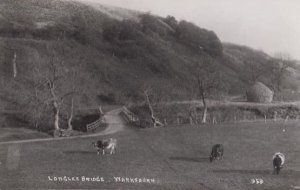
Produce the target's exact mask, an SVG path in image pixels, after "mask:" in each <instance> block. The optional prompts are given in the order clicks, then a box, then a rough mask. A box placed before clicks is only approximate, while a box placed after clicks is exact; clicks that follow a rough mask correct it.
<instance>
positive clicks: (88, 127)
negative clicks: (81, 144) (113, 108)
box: [86, 117, 105, 132]
mask: <svg viewBox="0 0 300 190" xmlns="http://www.w3.org/2000/svg"><path fill="white" fill-rule="evenodd" d="M104 123H105V121H104V117H100V118H99V119H97V120H96V121H94V122H93V123H90V124H87V125H86V130H87V132H95V131H96V129H97V128H98V127H100V126H101V125H103V124H104Z"/></svg>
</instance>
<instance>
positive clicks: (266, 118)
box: [265, 115, 267, 123]
mask: <svg viewBox="0 0 300 190" xmlns="http://www.w3.org/2000/svg"><path fill="white" fill-rule="evenodd" d="M265 123H267V116H266V115H265Z"/></svg>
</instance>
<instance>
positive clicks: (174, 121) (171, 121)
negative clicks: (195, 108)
mask: <svg viewBox="0 0 300 190" xmlns="http://www.w3.org/2000/svg"><path fill="white" fill-rule="evenodd" d="M299 119H300V116H297V117H295V118H292V117H290V116H286V117H284V118H282V117H276V115H274V116H273V117H269V118H268V117H267V116H264V117H258V116H255V115H254V116H253V117H252V118H249V117H244V118H237V117H234V118H233V119H232V120H219V119H218V118H217V117H212V118H209V119H207V122H206V123H207V124H213V125H217V124H230V123H250V122H264V123H267V122H288V121H299ZM163 122H164V124H165V125H169V126H170V125H185V124H186V125H195V124H200V123H201V120H200V119H198V121H197V122H195V121H194V119H192V118H187V117H168V118H163Z"/></svg>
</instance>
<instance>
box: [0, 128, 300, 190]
mask: <svg viewBox="0 0 300 190" xmlns="http://www.w3.org/2000/svg"><path fill="white" fill-rule="evenodd" d="M284 128H285V130H286V131H285V132H283V131H282V130H283V129H284ZM111 136H113V137H115V138H117V139H118V149H117V153H116V154H115V155H105V156H97V155H96V151H95V150H94V149H93V148H92V146H91V143H92V141H95V140H97V139H98V138H89V139H73V140H63V141H53V142H41V143H26V144H13V145H0V161H1V164H0V171H1V172H0V188H1V189H14V188H24V189H42V188H43V189H228V190H229V189H230V190H235V189H270V190H271V189H293V188H292V186H300V182H298V181H299V179H300V160H299V156H300V147H299V144H300V140H299V136H300V125H299V124H298V123H290V124H288V125H284V124H271V123H268V124H264V123H258V124H240V126H230V125H217V126H213V127H212V126H202V127H185V128H183V127H173V128H157V129H146V130H135V129H129V128H128V129H126V130H125V131H122V132H119V133H116V134H114V135H111ZM214 143H222V144H224V146H225V157H224V160H222V161H216V162H214V163H209V161H208V154H209V152H210V148H211V146H212V145H213V144H214ZM276 151H281V152H283V153H284V154H285V155H286V158H287V160H286V165H285V167H284V168H283V170H282V172H281V173H280V175H273V174H272V155H273V153H274V152H276ZM60 176H61V177H64V176H67V177H78V178H79V181H77V182H76V181H75V182H74V181H68V182H64V181H60V182H59V181H56V182H55V181H51V179H53V178H54V177H60ZM82 176H85V177H98V176H99V177H103V179H104V182H91V181H90V182H86V181H82V180H81V179H82ZM114 177H124V178H126V177H127V178H141V179H143V178H147V179H154V180H155V182H154V183H151V184H149V183H148V182H145V183H143V182H141V183H133V182H116V181H115V180H114ZM49 178H50V180H49ZM251 179H263V181H264V182H263V184H260V185H257V184H251Z"/></svg>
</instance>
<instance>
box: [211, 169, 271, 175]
mask: <svg viewBox="0 0 300 190" xmlns="http://www.w3.org/2000/svg"><path fill="white" fill-rule="evenodd" d="M212 172H214V173H224V174H226V173H235V174H256V175H269V174H272V172H273V170H212Z"/></svg>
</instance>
